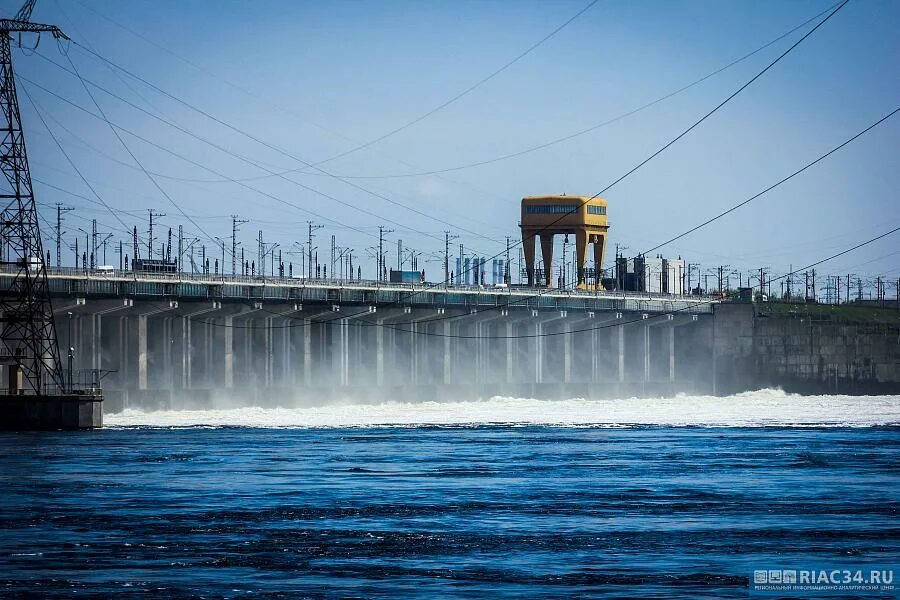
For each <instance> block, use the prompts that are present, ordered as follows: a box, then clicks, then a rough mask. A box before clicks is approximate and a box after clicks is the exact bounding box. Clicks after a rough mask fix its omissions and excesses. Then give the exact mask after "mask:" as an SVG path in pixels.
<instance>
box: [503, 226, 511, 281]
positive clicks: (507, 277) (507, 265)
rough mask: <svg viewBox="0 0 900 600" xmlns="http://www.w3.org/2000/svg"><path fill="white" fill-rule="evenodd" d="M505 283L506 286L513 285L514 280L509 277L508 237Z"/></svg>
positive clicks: (507, 237)
mask: <svg viewBox="0 0 900 600" xmlns="http://www.w3.org/2000/svg"><path fill="white" fill-rule="evenodd" d="M503 283H505V284H506V285H510V284H512V279H511V278H510V275H509V236H506V270H505V271H504V272H503Z"/></svg>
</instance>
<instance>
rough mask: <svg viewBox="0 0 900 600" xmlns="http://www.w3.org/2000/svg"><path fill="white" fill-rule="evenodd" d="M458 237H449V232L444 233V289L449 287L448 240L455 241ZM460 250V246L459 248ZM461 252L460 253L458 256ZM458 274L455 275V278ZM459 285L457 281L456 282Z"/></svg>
mask: <svg viewBox="0 0 900 600" xmlns="http://www.w3.org/2000/svg"><path fill="white" fill-rule="evenodd" d="M458 237H459V236H458V235H450V232H449V231H445V232H444V287H445V288H446V287H447V286H448V285H450V240H455V239H456V238H458ZM460 248H462V246H460ZM461 254H462V251H460V255H461ZM459 264H460V265H462V259H460V263H459ZM458 276H459V273H457V277H458ZM457 283H459V281H457Z"/></svg>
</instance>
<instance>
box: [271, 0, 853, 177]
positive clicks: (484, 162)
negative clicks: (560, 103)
mask: <svg viewBox="0 0 900 600" xmlns="http://www.w3.org/2000/svg"><path fill="white" fill-rule="evenodd" d="M836 6H838V4H834V5H832V6H831V7H830V8H827V9H825V10H823V11H822V12H820V13H818V14H816V15H814V16H812V17H810V18H809V19H807V20H805V21H803V22H802V23H800V24H799V25H796V26H794V27H792V28H791V29H789V30H788V31H786V32H784V33H782V34H781V35H779V36H778V37H776V38H774V39H772V40H771V41H769V42H767V43H765V44H763V45H762V46H760V47H758V48H756V49H755V50H752V51H750V52H748V53H746V54H744V55H743V56H741V57H739V58H737V59H735V60H732V61H731V62H729V63H728V64H726V65H724V66H722V67H719V68H718V69H715V70H714V71H711V72H709V73H707V74H706V75H704V76H703V77H701V78H699V79H696V80H694V81H692V82H691V83H688V84H686V85H683V86H682V87H680V88H678V89H676V90H674V91H672V92H669V93H667V94H664V95H662V96H660V97H658V98H656V99H655V100H651V101H650V102H647V103H646V104H642V105H640V106H638V107H636V108H633V109H631V110H628V111H626V112H624V113H621V114H619V115H618V116H615V117H611V118H609V119H607V120H605V121H602V122H600V123H598V124H596V125H592V126H590V127H588V128H586V129H581V130H579V131H576V132H574V133H570V134H567V135H564V136H562V137H558V138H555V139H552V140H549V141H546V142H542V143H540V144H537V145H535V146H530V147H528V148H525V149H523V150H517V151H515V152H510V153H507V154H501V155H498V156H495V157H493V158H488V159H484V160H479V161H474V162H469V163H464V164H461V165H457V166H453V167H444V168H440V169H432V170H429V171H417V172H415V173H395V174H388V175H348V174H343V173H341V174H339V177H341V178H343V179H402V178H408V177H423V176H427V175H440V174H443V173H451V172H453V171H462V170H465V169H471V168H473V167H482V166H485V165H490V164H493V163H497V162H501V161H504V160H509V159H511V158H518V157H519V156H524V155H526V154H531V153H532V152H536V151H538V150H543V149H545V148H549V147H551V146H555V145H557V144H561V143H563V142H567V141H569V140H572V139H575V138H578V137H581V136H583V135H586V134H588V133H591V132H593V131H597V130H598V129H602V128H604V127H606V126H608V125H612V124H613V123H616V122H618V121H621V120H623V119H626V118H628V117H630V116H633V115H635V114H637V113H639V112H642V111H644V110H646V109H648V108H652V107H653V106H656V105H657V104H659V103H661V102H664V101H666V100H668V99H669V98H672V97H674V96H677V95H679V94H681V93H682V92H686V91H687V90H689V89H691V88H693V87H696V86H697V85H700V84H701V83H703V82H704V81H706V80H708V79H710V78H712V77H715V76H716V75H718V74H720V73H722V72H724V71H727V70H728V69H730V68H731V67H734V66H736V65H738V64H740V63H742V62H744V61H745V60H747V59H748V58H751V57H753V56H755V55H756V54H758V53H760V52H762V51H763V50H765V49H766V48H769V47H770V46H772V45H774V44H776V43H778V42H780V41H781V40H783V39H784V38H786V37H788V36H789V35H791V34H792V33H794V32H796V31H798V30H799V29H802V28H803V27H805V26H806V25H808V24H810V23H812V22H813V21H815V20H816V19H818V18H819V17H821V16H822V15H824V14H825V13H827V12H829V11H831V10H832V9H834V8H835V7H836ZM296 170H298V171H303V170H305V169H303V168H301V169H296ZM265 177H268V176H265Z"/></svg>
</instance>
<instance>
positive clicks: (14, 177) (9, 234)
mask: <svg viewBox="0 0 900 600" xmlns="http://www.w3.org/2000/svg"><path fill="white" fill-rule="evenodd" d="M30 4H32V5H33V2H31V3H30ZM28 5H29V3H28V2H26V6H28ZM27 13H28V14H24V13H23V12H22V11H20V15H19V16H18V17H19V18H17V19H0V111H2V112H3V116H2V117H0V128H2V131H0V171H2V172H3V177H2V178H0V202H2V206H3V211H2V213H0V257H2V260H0V265H2V268H3V269H4V270H7V271H12V272H14V273H15V277H14V278H13V279H12V283H11V284H10V286H9V287H8V288H6V289H4V290H3V292H4V293H3V294H2V295H0V326H2V328H0V361H2V363H4V364H6V365H7V371H8V373H9V378H8V382H3V383H0V387H4V388H5V387H7V385H8V391H7V393H11V394H46V393H59V392H61V391H65V382H64V379H63V376H62V364H61V362H60V355H59V345H58V342H57V338H56V327H55V324H54V321H53V309H52V307H51V305H50V290H49V286H48V282H47V263H46V260H47V257H46V255H45V254H44V249H43V244H42V243H41V232H40V226H39V224H38V215H37V209H36V207H35V202H34V191H33V189H32V184H31V171H30V169H29V168H28V155H27V153H26V151H25V136H24V132H23V131H22V118H21V115H20V114H19V102H18V98H17V96H16V82H15V76H14V74H13V64H12V41H13V34H14V33H23V32H33V33H40V32H49V33H52V34H53V36H54V37H57V38H59V37H65V36H64V35H63V33H62V32H61V31H60V30H59V29H58V28H57V27H55V26H52V25H41V24H39V23H31V22H29V21H27V18H28V15H29V14H30V10H29V11H27Z"/></svg>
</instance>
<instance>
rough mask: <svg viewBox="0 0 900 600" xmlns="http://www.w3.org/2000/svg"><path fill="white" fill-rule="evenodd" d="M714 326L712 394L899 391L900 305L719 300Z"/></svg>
mask: <svg viewBox="0 0 900 600" xmlns="http://www.w3.org/2000/svg"><path fill="white" fill-rule="evenodd" d="M714 327H715V357H716V376H717V382H716V384H717V392H718V393H733V392H739V391H743V390H746V389H750V388H760V387H781V388H783V389H784V390H785V391H788V392H796V393H803V394H826V393H828V394H850V395H858V394H900V310H897V309H884V310H880V311H878V310H874V309H865V308H856V307H852V306H830V305H809V306H805V305H785V304H771V305H767V304H766V303H761V304H736V303H735V304H728V303H723V304H719V305H717V306H716V307H715V319H714Z"/></svg>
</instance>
